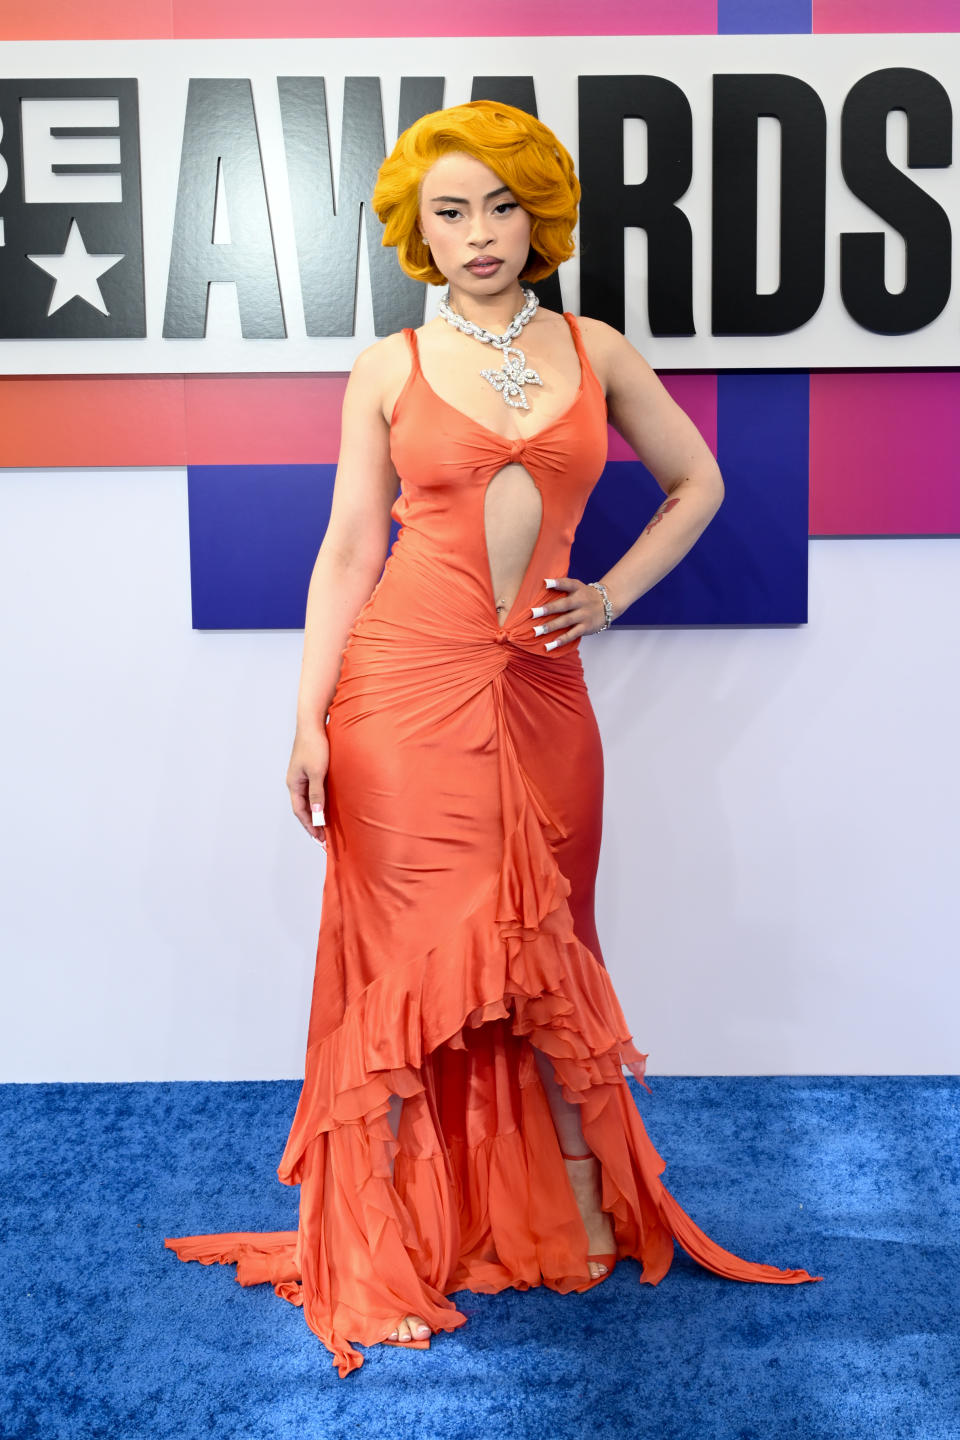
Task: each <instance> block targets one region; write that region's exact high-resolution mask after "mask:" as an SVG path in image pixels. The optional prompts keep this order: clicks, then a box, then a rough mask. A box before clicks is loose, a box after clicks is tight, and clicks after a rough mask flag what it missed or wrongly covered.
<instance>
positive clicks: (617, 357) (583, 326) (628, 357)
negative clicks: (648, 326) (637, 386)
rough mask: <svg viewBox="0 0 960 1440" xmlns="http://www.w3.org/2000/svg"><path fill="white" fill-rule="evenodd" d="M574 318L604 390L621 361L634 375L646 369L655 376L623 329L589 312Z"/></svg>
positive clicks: (608, 388) (612, 381)
mask: <svg viewBox="0 0 960 1440" xmlns="http://www.w3.org/2000/svg"><path fill="white" fill-rule="evenodd" d="M574 319H575V320H576V321H577V324H578V325H579V326H580V334H581V335H582V336H583V343H584V346H585V348H586V351H587V355H588V357H589V359H590V364H591V365H592V366H593V369H594V371H595V372H596V374H597V377H598V379H599V380H600V382H601V384H602V385H603V389H604V392H605V394H607V395H608V396H609V394H610V392H611V389H612V388H613V386H614V383H615V380H616V376H617V374H618V372H619V371H620V369H621V367H622V366H623V365H624V364H628V365H630V367H631V370H632V371H633V374H634V375H635V376H636V374H637V373H638V372H642V371H649V372H650V375H651V377H653V376H654V371H653V369H652V367H651V366H650V365H648V364H647V361H646V360H645V358H644V357H643V356H642V355H641V354H640V351H639V350H637V348H636V347H635V346H634V345H632V344H631V343H630V341H629V340H628V339H627V337H626V335H624V334H623V332H622V331H620V330H617V329H616V328H615V327H614V326H613V325H608V324H607V322H606V320H597V319H594V317H593V316H592V315H576V316H574Z"/></svg>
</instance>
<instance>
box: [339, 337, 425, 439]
mask: <svg viewBox="0 0 960 1440" xmlns="http://www.w3.org/2000/svg"><path fill="white" fill-rule="evenodd" d="M409 368H410V352H409V348H408V346H407V342H406V340H405V338H404V335H403V331H402V330H397V331H395V332H394V333H393V334H392V335H384V336H383V337H382V338H381V339H379V340H374V341H373V343H372V344H371V345H367V346H365V347H364V349H363V350H361V351H360V352H359V353H358V354H357V356H356V358H355V359H354V362H353V366H352V368H351V370H350V379H349V381H348V388H349V389H350V390H351V391H352V392H353V393H354V394H355V395H357V396H358V397H360V398H361V399H362V402H363V403H364V404H365V405H367V406H369V407H370V408H371V409H374V408H375V409H377V410H379V411H380V413H381V415H382V416H383V419H384V420H385V421H386V423H387V424H389V423H390V416H391V414H392V411H393V402H394V400H395V399H396V396H397V395H398V393H399V391H400V389H401V387H402V385H403V381H404V379H405V378H406V373H407V371H408V370H409Z"/></svg>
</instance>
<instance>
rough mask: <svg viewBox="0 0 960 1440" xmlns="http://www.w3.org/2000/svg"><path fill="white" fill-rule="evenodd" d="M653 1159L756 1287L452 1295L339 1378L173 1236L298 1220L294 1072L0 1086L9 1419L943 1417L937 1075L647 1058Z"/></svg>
mask: <svg viewBox="0 0 960 1440" xmlns="http://www.w3.org/2000/svg"><path fill="white" fill-rule="evenodd" d="M650 1085H651V1087H652V1090H653V1094H652V1095H648V1094H646V1092H644V1091H641V1090H640V1089H639V1087H638V1086H636V1085H635V1084H631V1089H632V1091H633V1094H634V1097H635V1099H636V1102H637V1105H638V1108H639V1109H640V1112H641V1114H642V1116H643V1119H644V1123H645V1124H646V1126H647V1129H648V1131H649V1132H650V1136H651V1139H652V1140H653V1143H654V1144H655V1145H656V1147H657V1148H658V1150H659V1151H660V1153H661V1154H662V1155H663V1157H664V1159H665V1160H666V1162H667V1168H666V1171H665V1172H664V1176H663V1179H664V1181H665V1183H666V1184H667V1186H668V1188H669V1189H670V1190H672V1192H673V1193H674V1195H675V1196H676V1198H677V1200H678V1201H679V1202H680V1204H681V1205H683V1206H684V1208H685V1209H687V1210H688V1211H689V1212H690V1214H691V1215H692V1217H693V1219H694V1220H696V1221H697V1223H698V1224H699V1225H701V1226H702V1227H703V1228H704V1229H705V1230H706V1231H707V1233H708V1234H709V1235H710V1236H711V1237H712V1238H713V1239H714V1240H716V1241H718V1242H719V1243H720V1244H723V1245H725V1246H727V1247H728V1248H730V1249H732V1250H734V1251H735V1252H736V1253H737V1254H739V1255H742V1256H744V1257H745V1258H747V1259H751V1260H762V1261H766V1262H768V1263H771V1264H774V1265H779V1266H804V1267H806V1268H807V1269H809V1270H810V1271H811V1273H813V1274H818V1275H823V1276H824V1279H823V1281H822V1282H821V1283H820V1284H815V1285H796V1286H792V1285H791V1286H778V1285H749V1284H744V1283H741V1282H737V1281H730V1280H723V1279H721V1278H720V1277H719V1276H715V1275H713V1274H711V1273H710V1272H709V1271H706V1270H703V1269H701V1268H700V1267H699V1266H697V1265H696V1264H695V1262H694V1261H692V1260H690V1259H689V1258H688V1257H687V1256H686V1254H685V1252H684V1251H683V1250H681V1249H680V1248H679V1246H678V1247H677V1251H676V1259H675V1261H674V1264H673V1268H672V1269H671V1270H670V1272H669V1274H668V1275H667V1276H666V1278H665V1279H664V1280H663V1281H662V1282H661V1283H660V1285H658V1286H652V1285H640V1284H639V1283H638V1279H639V1274H640V1267H639V1265H637V1264H636V1262H634V1261H630V1260H628V1261H621V1263H620V1264H619V1266H618V1267H617V1270H616V1271H615V1273H614V1274H613V1275H612V1276H611V1277H610V1279H609V1280H608V1281H605V1282H604V1283H603V1284H602V1285H599V1286H597V1287H596V1288H595V1289H593V1290H592V1291H590V1292H589V1293H588V1294H586V1295H568V1296H561V1295H556V1294H554V1293H553V1292H552V1291H549V1290H547V1289H545V1288H542V1287H540V1288H537V1289H532V1290H528V1291H525V1292H518V1291H512V1290H508V1291H506V1292H504V1293H503V1294H501V1295H495V1296H486V1295H472V1294H470V1293H469V1292H463V1291H462V1292H460V1293H459V1294H458V1296H457V1305H458V1308H460V1309H461V1310H463V1312H464V1313H465V1314H466V1315H467V1316H468V1317H469V1319H468V1323H467V1324H466V1325H464V1326H462V1327H461V1328H460V1329H459V1330H457V1331H456V1332H455V1333H454V1334H452V1335H441V1336H438V1337H437V1338H435V1339H434V1341H433V1346H432V1348H431V1349H430V1350H429V1351H424V1352H420V1351H416V1352H410V1353H406V1352H403V1351H401V1350H397V1349H391V1348H388V1347H384V1346H374V1347H371V1348H369V1349H367V1350H366V1352H365V1355H366V1363H365V1365H364V1366H363V1367H362V1369H360V1370H359V1371H358V1372H356V1373H355V1374H353V1375H350V1376H348V1377H347V1378H346V1379H345V1380H341V1379H340V1378H339V1377H338V1375H337V1373H336V1371H335V1370H334V1368H333V1366H332V1364H331V1356H330V1355H329V1353H328V1352H327V1351H326V1350H325V1349H324V1348H323V1346H322V1345H321V1344H320V1342H319V1341H318V1340H317V1339H316V1337H315V1336H314V1335H313V1334H312V1333H311V1332H310V1331H309V1330H308V1329H307V1327H306V1324H305V1322H304V1319H303V1312H302V1311H301V1310H299V1309H297V1308H295V1307H294V1306H292V1305H289V1304H287V1303H286V1302H285V1301H283V1300H280V1299H279V1298H278V1297H277V1296H276V1295H274V1293H273V1290H272V1288H271V1287H270V1286H268V1285H261V1286H256V1287H251V1288H249V1289H245V1288H243V1287H242V1286H240V1285H238V1284H237V1283H236V1281H235V1280H234V1273H235V1272H234V1269H233V1268H232V1267H227V1266H219V1265H218V1266H210V1267H207V1266H201V1265H197V1264H189V1265H187V1264H184V1263H183V1262H182V1261H180V1260H178V1259H177V1257H176V1256H175V1255H174V1254H173V1252H172V1251H170V1250H166V1249H164V1246H163V1239H164V1236H166V1235H189V1234H200V1233H203V1232H208V1231H209V1232H212V1231H220V1230H247V1229H249V1230H283V1229H295V1228H296V1223H297V1194H298V1192H297V1191H296V1190H292V1189H288V1188H286V1187H284V1186H282V1185H281V1184H280V1183H279V1181H278V1180H277V1178H276V1174H275V1167H276V1165H277V1163H278V1161H279V1158H280V1155H281V1153H282V1150H283V1145H284V1142H285V1140H286V1135H287V1131H288V1129H289V1125H290V1121H291V1119H292V1116H293V1111H294V1108H295V1105H296V1101H297V1096H298V1094H299V1089H300V1085H299V1082H295V1081H278V1082H273V1083H268V1082H255V1083H243V1084H240V1083H229V1084H225V1083H212V1084H203V1083H191V1084H186V1083H163V1084H148V1083H143V1084H129V1085H124V1084H43V1085H4V1086H0V1129H2V1135H3V1169H2V1223H3V1249H2V1267H3V1269H2V1280H3V1290H2V1312H3V1313H2V1321H0V1324H2V1355H0V1365H2V1374H3V1396H2V1401H0V1436H2V1437H3V1440H34V1437H36V1440H93V1437H97V1440H99V1437H103V1440H148V1437H149V1440H154V1437H160V1436H164V1437H165V1436H172V1437H177V1440H195V1437H196V1440H200V1437H204V1440H287V1437H290V1440H293V1437H296V1440H314V1437H320V1436H334V1437H341V1436H343V1437H353V1436H363V1437H368V1436H371V1437H377V1440H394V1437H396V1440H433V1437H436V1440H441V1437H442V1440H450V1437H459V1436H463V1437H469V1440H481V1437H487V1436H491V1437H494V1440H501V1437H508V1436H511V1437H512V1436H528V1435H529V1436H538V1437H539V1436H542V1435H543V1436H550V1437H558V1440H574V1437H576V1440H580V1437H583V1440H588V1437H590V1440H592V1437H594V1436H611V1437H612V1436H617V1437H632V1440H646V1437H651V1440H654V1437H655V1440H728V1437H729V1440H734V1437H735V1440H760V1437H764V1440H765V1437H768V1436H769V1437H781V1436H798V1437H803V1440H821V1437H831V1440H833V1437H836V1440H860V1437H870V1440H888V1437H890V1440H914V1437H915V1440H960V1158H958V1156H960V1148H958V1143H957V1142H958V1118H960V1078H958V1077H953V1076H909V1077H894V1078H888V1077H882V1078H875V1077H871V1076H854V1077H846V1076H843V1077H824V1076H813V1077H795V1076H790V1077H786V1076H777V1077H758V1078H753V1077H748V1078H742V1077H740V1078H736V1079H728V1078H723V1079H720V1078H710V1079H700V1078H696V1079H695V1078H677V1077H669V1078H668V1077H658V1076H656V1075H653V1076H651V1077H650Z"/></svg>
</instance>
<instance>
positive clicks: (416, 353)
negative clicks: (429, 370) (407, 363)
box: [403, 325, 420, 370]
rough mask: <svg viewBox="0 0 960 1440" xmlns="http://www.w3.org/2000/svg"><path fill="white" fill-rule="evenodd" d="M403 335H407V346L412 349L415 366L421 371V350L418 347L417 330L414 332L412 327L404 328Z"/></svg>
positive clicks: (406, 326)
mask: <svg viewBox="0 0 960 1440" xmlns="http://www.w3.org/2000/svg"><path fill="white" fill-rule="evenodd" d="M403 333H404V335H405V336H406V338H407V345H408V346H409V348H410V354H411V355H412V356H413V364H414V367H415V368H416V369H418V370H419V368H420V350H419V347H418V345H417V332H416V330H414V329H413V328H412V327H411V326H409V325H405V326H404V327H403Z"/></svg>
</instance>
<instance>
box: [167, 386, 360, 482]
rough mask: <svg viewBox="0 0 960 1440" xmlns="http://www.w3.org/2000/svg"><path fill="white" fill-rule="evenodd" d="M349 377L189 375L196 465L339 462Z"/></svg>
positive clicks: (190, 450) (189, 424)
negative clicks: (344, 399)
mask: <svg viewBox="0 0 960 1440" xmlns="http://www.w3.org/2000/svg"><path fill="white" fill-rule="evenodd" d="M346 388H347V377H346V375H344V374H343V373H342V372H339V371H330V372H329V373H324V374H318V375H247V376H241V375H187V376H185V377H184V392H185V401H186V448H187V459H188V461H189V463H190V464H191V465H335V464H336V463H337V456H338V455H339V452H340V411H341V409H342V407H343V392H344V390H345V389H346Z"/></svg>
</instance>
